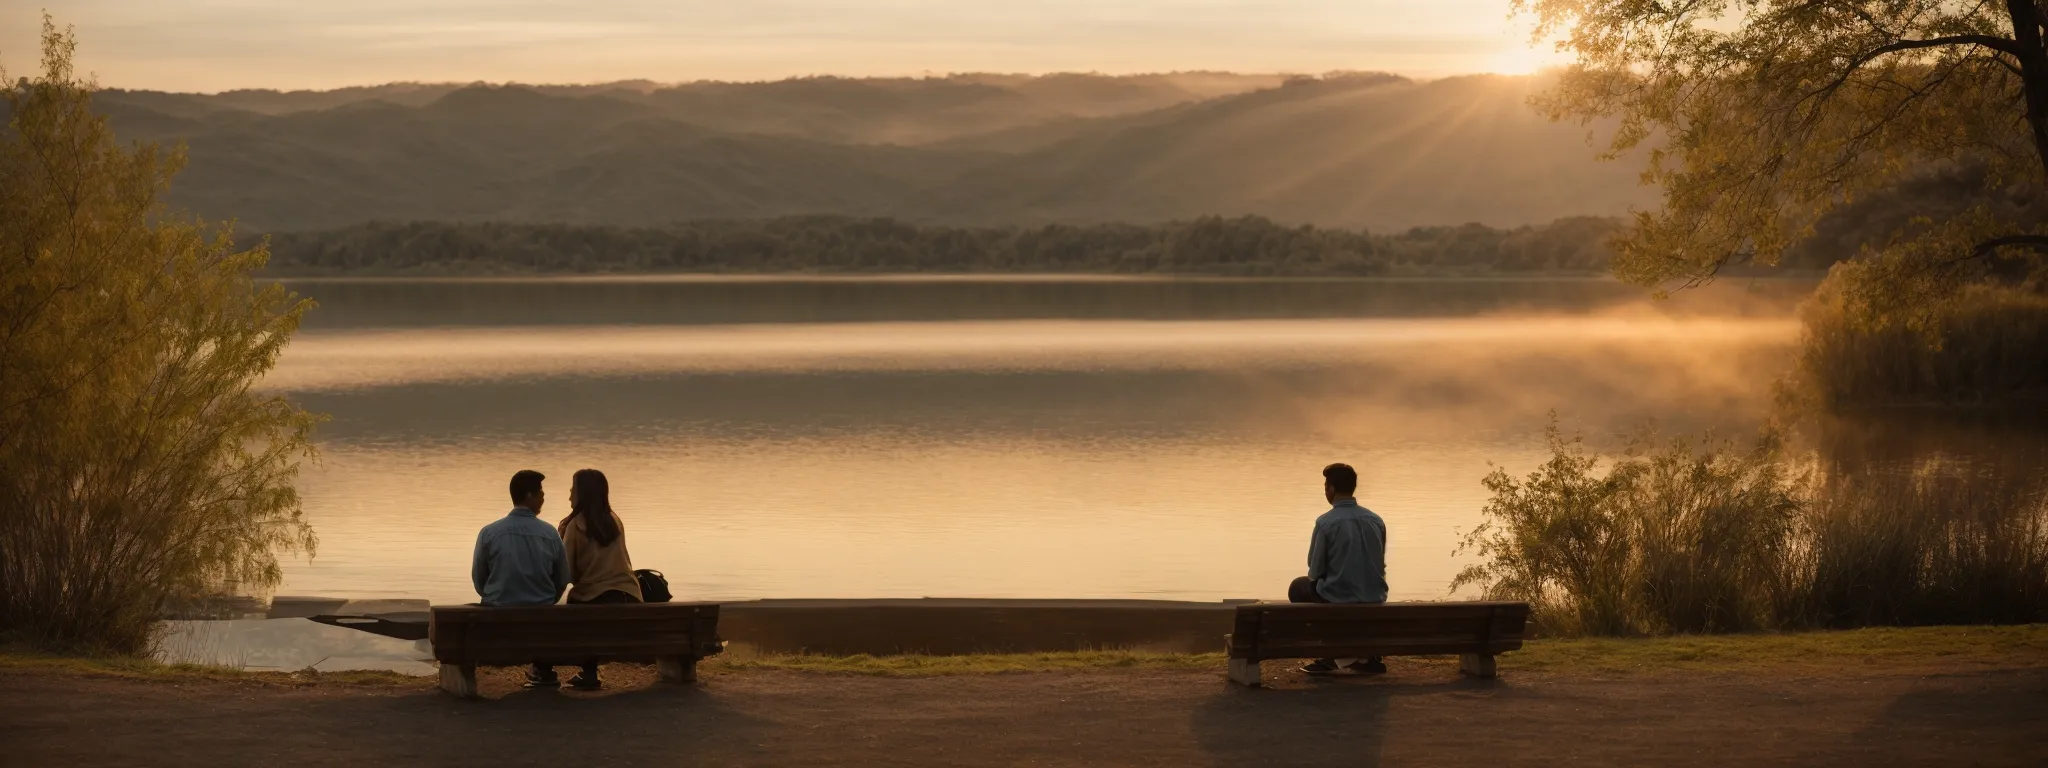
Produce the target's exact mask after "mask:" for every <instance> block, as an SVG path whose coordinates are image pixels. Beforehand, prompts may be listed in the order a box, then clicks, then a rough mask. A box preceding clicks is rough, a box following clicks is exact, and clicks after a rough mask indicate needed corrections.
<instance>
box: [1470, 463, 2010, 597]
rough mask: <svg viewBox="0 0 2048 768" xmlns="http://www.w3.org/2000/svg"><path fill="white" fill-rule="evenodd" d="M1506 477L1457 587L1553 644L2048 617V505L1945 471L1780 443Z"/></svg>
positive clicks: (1995, 474) (2000, 481) (2004, 476)
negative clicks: (1825, 459)
mask: <svg viewBox="0 0 2048 768" xmlns="http://www.w3.org/2000/svg"><path fill="white" fill-rule="evenodd" d="M1550 445H1551V458H1550V460H1549V461H1547V462H1545V463H1544V464H1543V465H1542V466H1541V467H1538V468H1537V469H1536V470H1535V471H1534V472H1532V473H1530V474H1529V475H1528V476H1526V477H1524V478H1516V477H1513V476H1511V475H1509V474H1507V473H1506V472H1505V471H1500V470H1496V471H1495V472H1494V473H1493V474H1491V475H1490V476H1488V477H1487V478H1486V480H1485V484H1486V486H1487V488H1488V490H1490V491H1491V492H1492V494H1493V496H1492V499H1491V500H1490V501H1489V503H1488V505H1487V507H1486V509H1485V516H1486V522H1485V523H1484V524H1483V525H1482V526H1481V527H1480V528H1478V529H1477V530H1475V531H1473V532H1472V533H1470V534H1468V535H1467V536H1466V538H1465V542H1464V545H1463V546H1462V547H1461V549H1460V551H1461V552H1463V551H1467V550H1477V552H1478V554H1479V555H1480V557H1481V562H1480V563H1478V564H1476V565H1474V566H1471V567H1469V568H1467V569H1466V570H1465V572H1464V573H1462V574H1461V575H1460V576H1459V578H1458V579H1457V581H1456V582H1454V584H1453V587H1452V588H1453V589H1454V590H1455V589H1458V588H1461V587H1464V586H1466V585H1476V586H1478V587H1480V588H1481V591H1482V592H1484V593H1485V595H1486V596H1488V597H1490V598H1495V599H1510V600H1527V601H1530V602H1531V603H1533V604H1534V607H1535V610H1536V612H1537V615H1538V619H1539V621H1540V622H1541V623H1542V626H1543V628H1544V630H1545V632H1546V633H1552V634H1560V635H1653V634H1669V633H1710V632H1731V631H1747V630H1763V629H1806V628H1820V627H1834V628H1845V627H1864V626H1884V625H1926V624H1976V623H1994V624H1998V623H2025V622H2035V621H2044V620H2048V494H2044V492H2043V481H2042V479H2041V478H2039V477H2038V476H2036V475H2035V474H2033V473H2027V474H2019V473H2012V472H2001V471H1998V470H1992V469H1986V468H1982V467H1972V466H1967V465H1960V464H1956V463H1953V462H1944V461H1940V460H1931V461H1923V462H1920V463H1918V464H1915V465H1911V466H1907V467H1895V468H1884V467H1879V468H1859V469H1857V470H1855V471H1851V470H1849V469H1846V468H1842V467H1826V466H1822V465H1821V463H1820V462H1819V461H1817V460H1815V459H1812V458H1810V457H1808V458H1801V457H1790V456H1787V455H1786V453H1785V451H1784V450H1783V447H1782V441H1781V439H1780V438H1779V437H1778V436H1777V435H1775V434H1766V435H1765V436H1763V437H1762V438H1760V439H1758V440H1756V441H1755V442H1754V443H1749V444H1739V443H1736V442H1734V441H1727V440H1717V439H1714V438H1711V437H1709V438H1704V439H1699V440H1692V441H1684V440H1674V441H1668V442H1661V443H1659V442H1656V441H1637V442H1635V443H1632V444H1631V446H1630V448H1629V449H1628V450H1626V451H1623V452H1621V454H1620V455H1618V456H1616V457H1614V458H1613V459H1612V461H1611V462H1610V463H1609V466H1607V467H1605V468H1604V470H1603V468H1602V467H1601V463H1602V462H1601V458H1600V457H1599V456H1596V455H1594V454H1592V453H1590V452H1589V451H1587V450H1586V448H1585V447H1584V445H1583V443H1582V442H1581V441H1579V440H1578V439H1576V438H1573V439H1566V438H1564V437H1562V436H1561V435H1560V434H1559V432H1558V430H1557V428H1556V426H1555V425H1554V424H1553V425H1552V427H1551V432H1550Z"/></svg>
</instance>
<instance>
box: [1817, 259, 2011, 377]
mask: <svg viewBox="0 0 2048 768" xmlns="http://www.w3.org/2000/svg"><path fill="white" fill-rule="evenodd" d="M1923 309H1924V312H1923V313H1922V314H1925V315H1926V316H1927V322H1926V323H1925V324H1923V325H1920V326H1917V327H1916V326H1915V325H1914V324H1909V323H1905V322H1893V323H1886V324H1874V323H1871V322H1859V321H1857V320H1856V319H1855V318H1856V315H1855V314H1854V313H1852V312H1850V311H1849V309H1848V306H1847V302H1846V300H1845V297H1844V296H1843V294H1842V292H1841V290H1840V289H1839V287H1838V286H1837V285H1836V284H1835V282H1834V281H1832V280H1830V281H1828V282H1827V283H1825V284H1823V285H1822V286H1821V288H1820V290H1819V291H1817V292H1816V293H1815V294H1814V295H1813V297H1811V298H1810V299H1809V300H1808V301H1807V303H1806V304H1805V305H1804V306H1803V307H1802V308H1801V310H1800V316H1801V319H1802V320H1803V321H1804V325H1805V330H1804V334H1803V338H1802V343H1801V345H1800V354H1799V362H1798V370H1797V371H1796V372H1795V375H1794V377H1793V379H1792V382H1793V384H1794V385H1795V386H1794V390H1795V391H1796V393H1797V394H1800V395H1802V396H1804V397H1806V398H1809V399H1811V400H1812V401H1813V403H1814V404H1816V405H1819V406H1821V407H1823V408H1827V409H1841V408H1856V407H1864V406H1886V405H1924V404H1973V405H1974V404H2000V403H2009V402H2014V401H2021V402H2035V401H2048V295H2043V294H2041V293H2039V292H2034V291H2028V290H2024V289H2020V288H2010V287H1999V286H1990V285H1979V286H1973V287H1970V288H1967V289H1965V290H1963V291H1961V292H1959V293H1957V294H1956V295H1955V296H1953V297H1949V298H1947V299H1944V300H1942V301H1941V302H1940V303H1939V304H1938V305H1936V306H1933V307H1928V308H1923Z"/></svg>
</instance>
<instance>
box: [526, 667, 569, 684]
mask: <svg viewBox="0 0 2048 768" xmlns="http://www.w3.org/2000/svg"><path fill="white" fill-rule="evenodd" d="M526 687H528V688H560V687H562V678H560V677H557V676H556V675H555V673H554V672H549V673H547V674H546V675H536V674H534V673H533V670H530V669H529V670H527V671H526Z"/></svg>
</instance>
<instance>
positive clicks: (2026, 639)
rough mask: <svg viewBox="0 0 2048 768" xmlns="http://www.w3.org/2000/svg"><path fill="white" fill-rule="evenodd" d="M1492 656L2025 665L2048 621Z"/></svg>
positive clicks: (1592, 665)
mask: <svg viewBox="0 0 2048 768" xmlns="http://www.w3.org/2000/svg"><path fill="white" fill-rule="evenodd" d="M1500 659H1501V661H1500V663H1501V666H1502V667H1504V668H1506V669H1510V670H1517V669H1519V670H1532V671H1537V670H1540V671H1556V672H1571V671H1586V672H1636V671H1659V670H1674V669H1677V670H1695V671H1739V670H1755V671H1771V670H1786V671H1793V670H1797V669H1800V668H1807V667H1814V666H1841V665H1844V664H1848V665H1865V664H1896V665H1902V666H1905V665H1912V664H1916V663H1927V662H1965V663H1968V662H1975V663H1986V664H2024V665H2029V666H2032V665H2044V664H2048V624H2026V625H2020V626H2004V627H1992V626H1974V627H1903V628H1901V627H1880V628H1871V629H1852V630H1842V631H1830V632H1798V633H1785V634H1742V635H1681V636H1673V637H1654V638H1611V637H1588V638H1573V639H1563V640H1535V641H1531V642H1529V643H1528V644H1527V645H1525V646H1524V647H1523V649H1522V650H1520V651H1517V652H1514V653H1510V654H1506V655H1504V656H1501V657H1500Z"/></svg>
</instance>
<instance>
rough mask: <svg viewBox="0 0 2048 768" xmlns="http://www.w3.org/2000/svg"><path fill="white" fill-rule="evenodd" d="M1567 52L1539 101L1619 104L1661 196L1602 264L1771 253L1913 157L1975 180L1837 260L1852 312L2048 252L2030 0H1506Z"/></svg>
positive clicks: (1900, 301) (1910, 299)
mask: <svg viewBox="0 0 2048 768" xmlns="http://www.w3.org/2000/svg"><path fill="white" fill-rule="evenodd" d="M1515 6H1516V8H1517V10H1518V11H1521V12H1526V13H1529V14H1531V15H1533V16H1534V18H1535V19H1536V21H1537V34H1538V36H1539V37H1546V38H1548V37H1555V38H1557V39H1558V40H1559V43H1558V46H1559V48H1560V49H1561V50H1564V51H1567V52H1570V53H1572V54H1575V55H1576V60H1575V63H1574V64H1573V65H1572V66H1570V67H1569V68H1568V70H1567V71H1566V72H1565V73H1564V74H1563V75H1562V79H1561V81H1560V84H1559V86H1558V87H1557V88H1556V89H1555V90H1554V91H1552V92H1551V93H1549V94H1548V95H1547V96H1546V97H1545V98H1544V99H1543V101H1542V106H1544V107H1545V108H1547V109H1548V110H1549V111H1550V112H1551V114H1552V116H1553V117H1556V118H1577V119H1580V120H1583V121H1587V122H1588V123H1589V124H1590V122H1591V121H1592V120H1594V119H1595V118H1608V119H1613V120H1615V121H1616V124H1617V125H1618V126H1619V128H1618V129H1617V130H1616V131H1615V133H1614V134H1613V136H1612V137H1611V142H1610V144H1609V146H1608V149H1609V154H1610V156H1618V155H1620V154H1623V153H1629V152H1633V151H1636V150H1638V149H1639V148H1640V149H1642V150H1646V151H1647V154H1648V155H1649V165H1648V169H1647V170H1646V171H1645V173H1644V179H1645V180H1646V181H1648V182H1652V183H1655V184H1657V185H1659V186H1661V187H1662V189H1663V191H1664V203H1665V204H1664V207H1663V209H1662V210H1659V211H1655V212H1648V213H1641V214H1638V215H1637V216H1636V219H1635V221H1634V226H1633V227H1631V228H1630V229H1629V230H1628V231H1627V232H1626V233H1624V234H1623V235H1622V236H1621V237H1620V238H1619V239H1618V241H1617V242H1616V246H1617V248H1616V252H1617V253H1616V259H1615V264H1614V268H1615V271H1616V273H1617V274H1618V275H1620V276H1622V277H1623V278H1626V279H1629V280H1632V281H1636V282H1640V283H1644V284H1651V285H1660V286H1668V285H1671V284H1674V283H1676V284H1696V283H1698V282H1700V281H1703V280H1706V279H1709V278H1711V277H1712V276H1714V275H1715V274H1716V273H1717V271H1719V270H1720V269H1721V268H1723V267H1724V266H1726V265H1728V264H1730V263H1741V262H1745V261H1750V262H1754V263H1760V264H1775V263H1776V262H1777V260H1778V258H1779V256H1780V254H1782V253H1783V252H1784V251H1785V249H1786V247H1787V246H1788V245H1790V244H1792V243H1794V242H1797V241H1798V240H1799V239H1800V238H1801V237H1803V236H1804V235H1806V234H1808V233H1810V232H1811V231H1812V227H1813V225H1814V223H1815V221H1816V220H1818V219H1819V217H1820V216H1821V215H1823V214H1825V213H1827V212H1828V211H1829V210H1830V209H1832V208H1834V207H1836V206H1839V205H1842V204H1844V203H1846V202H1849V201H1852V200H1855V199H1857V198H1858V197H1859V196H1864V195H1868V194H1870V193H1872V192H1875V191H1877V190H1881V189H1885V188H1888V187H1892V186H1894V185H1896V184H1897V183H1899V182H1900V181H1901V180H1903V179H1905V178H1908V177H1910V176H1913V175H1915V174H1924V173H1932V172H1963V173H1967V174H1969V175H1970V177H1971V178H1981V179H1982V183H1981V189H1980V192H1981V194H1979V195H1976V196H1975V199H1973V200H1971V201H1969V203H1968V204H1967V205H1964V206H1961V210H1960V211H1959V212H1956V213H1954V214H1952V215H1950V214H1946V213H1945V214H1943V215H1940V216H1938V217H1937V216H1928V217H1922V218H1920V219H1918V220H1916V221H1913V222H1911V223H1908V224H1905V225H1903V226H1901V227H1899V228H1898V230H1897V231H1895V232H1893V233H1891V234H1890V236H1889V238H1888V239H1886V240H1885V241H1883V242H1879V243H1876V244H1873V246H1871V247H1870V248H1868V249H1867V252H1866V253H1865V254H1863V256H1862V257H1861V258H1858V259H1856V260H1854V261H1853V262H1850V263H1846V264H1843V265H1842V266H1840V267H1838V268H1837V270H1836V273H1835V275H1834V277H1833V278H1832V280H1833V282H1834V286H1833V288H1835V289H1838V290H1839V291H1840V293H1839V297H1840V300H1841V301H1842V302H1844V304H1845V308H1846V311H1847V315H1848V316H1850V317H1851V318H1852V319H1853V320H1854V321H1855V322H1857V323H1863V324H1874V325H1876V326H1883V325H1892V324H1903V325H1906V326H1914V327H1923V328H1924V327H1926V326H1927V324H1928V323H1929V322H1930V321H1932V320H1934V319H1935V318H1936V317H1938V314H1939V312H1940V311H1941V307H1942V304H1943V302H1944V301H1946V300H1947V299H1948V298H1950V297H1952V296H1954V295H1956V294H1957V293H1958V292H1959V290H1961V289H1963V288H1965V287H1966V286H1969V285H1972V284H1975V283H1982V282H1992V281H1996V280H1998V279H2000V278H2003V280H2004V281H2005V282H2008V283H2011V282H2014V281H2016V280H2027V279H2029V277H2028V276H2029V275H2031V276H2032V277H2031V279H2032V280H2033V281H2034V283H2035V285H2036V286H2037V287H2038V285H2039V281H2040V279H2041V275H2042V273H2043V270H2042V269H2041V265H2042V263H2043V262H2042V260H2041V258H2040V256H2041V254H2043V253H2048V227H2044V225H2043V220H2042V219H2043V217H2042V215H2041V212H2042V210H2043V205H2042V202H2041V195H2042V192H2043V183H2044V181H2048V45H2044V42H2043V23H2044V13H2043V10H2042V8H2041V6H2040V4H2039V3H2038V2H2035V1H2034V0H2005V1H2004V2H1961V1H1955V0H1860V1H1851V0H1840V1H1834V0H1517V2H1516V3H1515Z"/></svg>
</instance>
